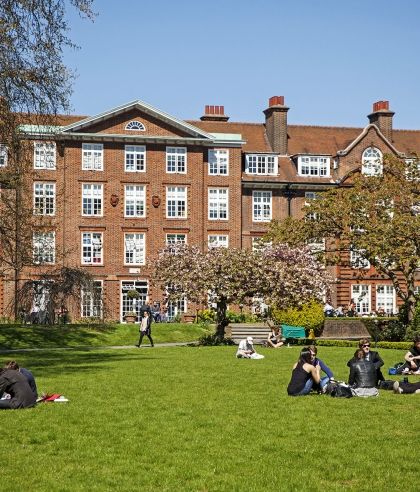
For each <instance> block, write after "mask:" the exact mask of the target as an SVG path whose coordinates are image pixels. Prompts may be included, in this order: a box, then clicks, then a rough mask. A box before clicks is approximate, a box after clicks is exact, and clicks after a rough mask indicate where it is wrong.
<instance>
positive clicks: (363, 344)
mask: <svg viewBox="0 0 420 492" xmlns="http://www.w3.org/2000/svg"><path fill="white" fill-rule="evenodd" d="M359 349H361V350H363V354H364V357H363V358H364V360H366V361H368V362H371V363H372V364H373V365H374V367H375V369H376V383H375V386H377V385H378V383H379V381H385V378H384V376H383V374H382V372H381V369H380V368H381V367H382V366H383V365H384V361H383V360H382V359H381V357H380V355H379V354H378V352H375V351H374V350H370V341H369V340H368V339H367V338H362V340H360V341H359ZM356 361H357V359H356V357H355V356H354V357H353V358H351V359H350V360H349V361H348V362H347V367H351V364H352V363H353V362H356Z"/></svg>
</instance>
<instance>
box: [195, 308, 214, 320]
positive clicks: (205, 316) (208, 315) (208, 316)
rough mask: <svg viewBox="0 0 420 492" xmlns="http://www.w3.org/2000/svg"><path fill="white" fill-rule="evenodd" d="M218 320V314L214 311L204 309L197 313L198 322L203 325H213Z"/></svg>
mask: <svg viewBox="0 0 420 492" xmlns="http://www.w3.org/2000/svg"><path fill="white" fill-rule="evenodd" d="M215 319H216V313H215V312H214V311H213V309H202V310H201V311H198V313H197V321H198V322H199V323H200V322H203V323H212V322H214V320H215Z"/></svg>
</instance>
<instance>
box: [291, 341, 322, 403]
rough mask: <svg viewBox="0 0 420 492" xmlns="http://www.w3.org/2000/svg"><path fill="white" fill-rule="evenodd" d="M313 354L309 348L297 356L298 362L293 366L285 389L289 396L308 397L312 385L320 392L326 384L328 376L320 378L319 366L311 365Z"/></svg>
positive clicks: (313, 358)
mask: <svg viewBox="0 0 420 492" xmlns="http://www.w3.org/2000/svg"><path fill="white" fill-rule="evenodd" d="M314 360H315V354H314V353H313V352H312V351H311V349H310V348H309V347H304V348H303V349H302V351H301V352H300V355H299V360H298V361H297V362H296V364H295V365H294V366H293V370H292V377H291V380H290V383H289V385H288V387H287V393H288V395H289V396H305V395H308V394H309V393H310V392H311V390H312V388H313V387H314V385H317V387H318V388H320V389H321V390H322V389H323V388H324V386H325V385H326V384H327V383H328V381H329V378H328V376H324V377H323V378H321V376H320V373H321V366H320V365H319V364H316V365H313V361H314Z"/></svg>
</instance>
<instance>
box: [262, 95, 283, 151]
mask: <svg viewBox="0 0 420 492" xmlns="http://www.w3.org/2000/svg"><path fill="white" fill-rule="evenodd" d="M288 111H289V108H288V107H287V106H285V105H284V96H273V97H270V99H269V100H268V108H267V109H266V110H264V114H265V129H266V132H267V138H268V141H269V142H270V145H271V148H272V149H273V151H274V152H277V153H278V154H280V155H287V112H288Z"/></svg>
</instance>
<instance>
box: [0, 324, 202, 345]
mask: <svg viewBox="0 0 420 492" xmlns="http://www.w3.org/2000/svg"><path fill="white" fill-rule="evenodd" d="M207 333H208V331H207V330H206V328H204V327H203V326H202V325H198V324H187V323H153V327H152V336H153V341H154V342H155V343H162V342H190V341H194V340H198V338H200V337H201V336H202V335H204V334H207ZM138 339H139V326H138V324H137V325H134V324H115V325H105V326H99V325H90V326H85V325H55V326H39V325H21V326H18V325H0V350H10V349H21V348H55V347H100V346H102V347H109V346H113V345H134V344H135V343H137V341H138ZM144 343H149V340H148V339H147V338H145V340H144Z"/></svg>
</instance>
